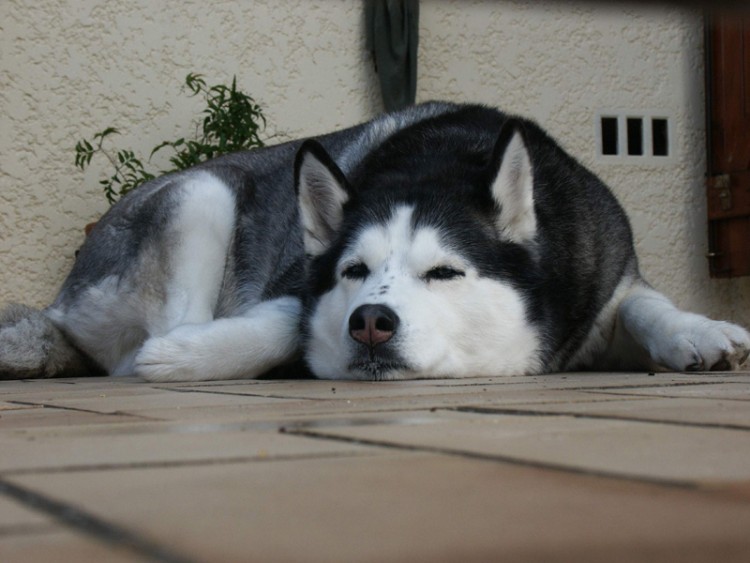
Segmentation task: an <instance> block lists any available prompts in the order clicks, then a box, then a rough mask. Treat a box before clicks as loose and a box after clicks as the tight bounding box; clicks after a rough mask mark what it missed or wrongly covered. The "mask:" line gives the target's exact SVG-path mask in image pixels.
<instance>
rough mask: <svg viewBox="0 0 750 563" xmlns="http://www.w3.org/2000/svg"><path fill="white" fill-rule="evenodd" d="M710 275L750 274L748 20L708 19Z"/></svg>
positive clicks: (745, 17)
mask: <svg viewBox="0 0 750 563" xmlns="http://www.w3.org/2000/svg"><path fill="white" fill-rule="evenodd" d="M706 96H707V108H706V112H707V127H708V131H707V145H708V178H707V183H706V184H707V194H708V231H709V254H708V257H709V271H710V273H711V276H712V277H732V276H747V275H750V15H749V14H747V13H745V14H744V15H739V14H733V15H722V16H712V17H710V18H708V19H707V29H706Z"/></svg>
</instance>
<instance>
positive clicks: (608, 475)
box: [279, 427, 701, 491]
mask: <svg viewBox="0 0 750 563" xmlns="http://www.w3.org/2000/svg"><path fill="white" fill-rule="evenodd" d="M279 432H281V433H285V434H291V435H293V436H304V437H307V438H312V439H317V440H333V441H338V442H346V443H350V444H357V445H363V446H375V447H380V448H387V449H392V450H401V451H408V452H420V453H431V454H441V455H448V456H453V457H462V458H467V459H475V460H480V461H490V462H496V463H497V462H499V463H507V464H509V465H515V466H520V467H531V468H534V469H544V470H549V471H557V472H562V473H569V474H573V475H582V476H587V477H596V478H600V479H613V480H617V481H627V482H632V483H640V484H644V485H658V486H662V487H669V488H674V489H683V490H693V491H699V490H700V489H701V488H700V486H699V485H698V484H697V483H695V482H693V481H684V480H679V479H661V478H659V477H639V476H637V475H628V474H624V473H614V472H608V471H599V470H595V469H585V468H583V467H572V466H568V465H560V464H554V463H545V462H541V461H532V460H528V459H522V458H516V457H511V456H506V455H501V454H486V453H479V452H471V451H467V450H455V449H451V448H440V447H437V446H420V445H415V444H399V443H398V442H388V441H386V440H371V439H367V438H354V437H350V436H340V435H337V434H327V433H325V432H318V431H314V430H303V429H297V428H286V427H282V428H280V429H279Z"/></svg>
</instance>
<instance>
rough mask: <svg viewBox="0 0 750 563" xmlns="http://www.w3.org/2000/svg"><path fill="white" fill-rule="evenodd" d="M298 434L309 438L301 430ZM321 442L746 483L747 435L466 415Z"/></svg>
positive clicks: (334, 430)
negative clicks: (354, 442) (393, 446)
mask: <svg viewBox="0 0 750 563" xmlns="http://www.w3.org/2000/svg"><path fill="white" fill-rule="evenodd" d="M301 431H302V432H309V431H310V430H308V429H306V428H302V429H301ZM311 432H313V433H314V434H316V435H320V436H337V437H340V438H346V439H350V440H363V441H367V442H369V443H378V444H398V445H400V446H409V447H414V448H418V449H419V448H422V449H425V448H427V449H432V450H445V451H451V452H467V453H474V454H480V455H488V456H498V457H502V458H507V459H510V460H515V461H517V462H521V463H539V464H547V465H550V466H559V467H564V468H570V469H571V470H579V471H584V472H594V473H605V474H610V475H619V476H623V477H626V476H631V477H634V478H638V479H658V480H666V481H673V482H683V481H691V482H697V481H701V480H742V479H750V432H748V431H739V430H731V429H729V430H728V429H717V428H700V427H685V426H676V425H669V424H657V423H646V422H636V421H623V420H607V419H588V418H577V417H567V416H538V415H492V414H484V415H482V414H472V413H467V414H466V416H465V418H464V419H463V420H456V419H439V418H437V419H432V420H431V421H428V422H425V423H419V424H404V423H401V424H398V425H394V424H387V425H382V424H373V425H360V426H353V425H352V426H332V427H330V428H325V427H320V426H317V427H316V428H314V429H313V430H311Z"/></svg>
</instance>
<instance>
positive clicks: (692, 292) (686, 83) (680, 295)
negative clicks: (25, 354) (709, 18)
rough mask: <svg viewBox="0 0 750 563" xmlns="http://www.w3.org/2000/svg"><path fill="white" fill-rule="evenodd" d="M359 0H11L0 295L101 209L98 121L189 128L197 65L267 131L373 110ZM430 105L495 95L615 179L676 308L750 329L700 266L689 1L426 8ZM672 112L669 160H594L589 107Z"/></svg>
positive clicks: (434, 1)
mask: <svg viewBox="0 0 750 563" xmlns="http://www.w3.org/2000/svg"><path fill="white" fill-rule="evenodd" d="M362 26H363V17H362V5H361V1H360V0H321V1H319V2H311V1H309V0H201V1H197V0H179V1H177V0H166V1H162V2H152V1H150V0H127V1H124V0H109V1H107V2H104V1H94V0H34V1H32V0H2V2H0V303H1V302H4V301H9V300H15V301H23V302H26V303H30V304H34V305H43V304H46V303H48V302H49V301H50V300H51V299H52V298H53V297H54V294H55V291H56V288H57V286H58V285H59V284H60V282H61V281H62V279H63V277H64V275H65V273H66V271H67V270H68V268H69V267H70V265H71V263H72V259H73V254H74V251H75V249H76V247H77V246H78V245H79V244H80V242H81V240H82V236H83V235H82V231H81V229H82V227H83V225H85V224H86V223H87V222H89V221H92V220H95V219H96V218H97V216H98V215H100V214H101V213H102V212H103V211H104V210H105V209H106V207H107V204H106V201H105V199H104V197H103V196H102V195H100V193H99V190H98V186H97V180H98V176H97V172H98V171H99V170H102V169H104V168H103V167H100V168H98V169H97V168H96V167H92V169H91V170H90V171H88V172H87V173H86V174H81V173H80V172H79V171H78V170H77V169H75V168H74V166H73V157H74V151H73V147H74V145H75V143H76V141H77V140H78V139H80V138H82V137H86V136H88V137H90V136H91V135H92V134H93V133H94V132H96V131H98V130H100V129H102V128H103V127H105V126H107V125H115V126H117V127H119V128H120V129H121V130H122V131H123V133H124V134H123V135H122V136H121V137H120V138H118V139H116V144H117V146H119V147H123V148H124V147H132V148H133V149H135V150H136V151H137V152H138V151H140V152H141V153H142V154H143V155H144V156H145V155H147V153H148V151H149V150H150V148H151V147H153V146H154V145H156V144H157V143H159V142H160V141H162V140H165V139H172V138H175V137H177V136H182V135H189V134H190V133H191V131H192V125H190V122H191V118H192V116H193V115H194V114H195V111H196V110H197V109H198V108H199V107H200V104H199V102H197V101H196V100H191V99H190V98H188V97H187V96H186V95H180V94H179V93H178V91H179V88H180V85H181V83H182V80H183V79H184V76H185V75H186V74H187V73H188V72H191V71H196V72H201V73H203V74H205V75H206V78H207V79H208V81H209V83H218V82H228V81H229V80H231V76H232V75H233V74H237V76H238V82H239V84H240V86H241V87H242V88H244V89H245V90H246V91H249V92H251V93H252V94H253V95H254V96H255V97H256V99H257V100H258V101H259V102H260V103H261V104H262V106H263V107H264V109H265V112H266V115H267V117H268V119H269V124H270V128H269V134H271V135H274V138H275V139H278V140H282V139H285V138H288V137H295V136H302V135H311V134H316V133H322V132H325V131H328V130H331V129H334V128H336V127H339V126H344V125H348V124H352V123H354V122H357V121H360V120H363V119H367V118H369V117H371V116H372V115H374V113H376V112H377V111H379V110H380V102H379V98H378V93H377V86H376V82H375V77H374V75H373V72H372V67H371V64H370V62H369V57H368V54H367V53H366V51H365V48H364V38H363V29H362ZM420 33H421V37H420V67H419V82H418V98H419V100H428V99H437V98H444V99H452V100H465V101H480V102H486V103H490V104H493V105H499V106H501V107H502V108H504V109H505V110H507V111H509V112H513V113H522V114H526V115H529V116H532V117H534V118H535V119H536V120H537V121H539V122H540V123H541V124H542V125H543V126H545V127H546V128H547V129H549V130H550V132H551V133H552V134H553V135H554V136H555V137H557V138H558V140H559V141H560V142H561V143H562V144H563V146H565V147H566V148H567V149H568V150H569V151H570V152H572V153H573V154H574V155H576V156H577V157H578V158H579V159H580V160H582V161H583V162H584V163H585V164H586V165H588V166H589V167H591V168H592V169H593V170H594V171H595V172H596V173H598V174H599V175H600V176H601V177H602V178H603V179H604V180H605V181H607V182H608V183H610V185H611V186H612V187H613V189H614V190H615V192H616V193H617V195H618V196H619V197H620V199H621V201H622V202H623V204H624V205H625V207H626V208H627V210H628V212H629V213H630V215H631V218H632V221H633V226H634V230H635V234H636V241H637V247H638V252H639V255H640V257H641V265H642V270H643V271H644V273H645V275H646V276H647V277H648V279H649V280H651V282H652V283H653V284H654V285H655V286H656V287H658V288H659V289H662V290H664V291H665V292H667V293H668V294H670V295H671V296H672V297H673V298H674V299H675V301H676V302H677V303H679V304H680V305H682V306H685V307H690V308H692V309H695V310H698V311H701V312H704V313H709V314H712V315H714V316H719V317H726V318H732V319H735V320H737V321H740V322H742V323H744V324H745V325H750V281H749V280H748V279H745V280H730V281H716V280H710V279H709V278H708V274H707V266H706V262H705V258H704V255H705V252H706V234H705V232H706V226H705V202H704V195H703V174H704V164H705V156H704V154H703V151H704V147H703V130H704V124H703V119H704V117H703V116H704V110H703V85H702V80H703V74H702V21H701V18H700V16H699V15H698V14H696V13H691V12H687V11H681V10H678V9H664V10H655V9H648V8H645V7H632V6H625V5H618V6H616V7H613V8H612V7H611V8H607V9H603V8H599V7H597V5H596V4H595V3H585V4H573V3H566V2H556V3H552V4H549V5H545V4H542V3H531V2H523V1H519V2H511V1H505V2H503V1H497V0H484V1H467V0H422V2H421V21H420ZM604 109H607V110H609V109H623V110H636V111H639V110H659V111H664V112H667V114H668V115H669V116H670V117H671V118H672V122H673V123H672V124H673V129H672V134H673V136H674V139H675V141H676V142H675V145H674V149H675V153H674V156H673V157H672V158H671V159H670V161H669V164H667V165H664V164H643V163H633V162H630V163H612V162H606V161H603V160H601V159H597V157H596V155H595V142H594V130H595V128H594V123H595V115H596V113H597V112H598V111H600V110H604Z"/></svg>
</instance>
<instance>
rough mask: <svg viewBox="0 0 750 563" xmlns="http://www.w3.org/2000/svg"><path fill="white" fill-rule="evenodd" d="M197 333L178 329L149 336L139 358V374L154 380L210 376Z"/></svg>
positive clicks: (137, 358) (137, 370) (137, 361)
mask: <svg viewBox="0 0 750 563" xmlns="http://www.w3.org/2000/svg"><path fill="white" fill-rule="evenodd" d="M195 336H196V335H194V334H191V332H190V331H184V330H176V331H172V332H171V333H170V334H168V335H167V336H161V337H154V338H149V339H148V340H146V342H145V343H144V344H143V346H142V347H141V350H140V351H139V352H138V354H137V356H136V358H135V373H136V375H138V376H140V377H142V378H143V379H146V380H147V381H153V382H167V381H201V380H204V379H207V377H206V374H205V373H204V368H205V366H204V364H205V362H204V361H203V359H202V358H201V357H200V356H199V355H198V351H199V350H200V348H201V346H200V343H199V342H197V341H196V338H195Z"/></svg>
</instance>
